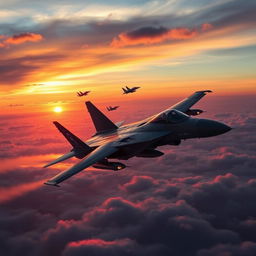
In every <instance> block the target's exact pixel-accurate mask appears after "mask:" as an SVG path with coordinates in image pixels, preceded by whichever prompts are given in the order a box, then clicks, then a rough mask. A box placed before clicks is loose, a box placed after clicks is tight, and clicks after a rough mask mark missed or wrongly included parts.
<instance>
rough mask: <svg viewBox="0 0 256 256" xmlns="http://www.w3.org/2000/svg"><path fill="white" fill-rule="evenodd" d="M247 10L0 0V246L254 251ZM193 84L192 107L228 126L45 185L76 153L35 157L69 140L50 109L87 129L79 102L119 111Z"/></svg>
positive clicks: (157, 252)
mask: <svg viewBox="0 0 256 256" xmlns="http://www.w3.org/2000/svg"><path fill="white" fill-rule="evenodd" d="M255 13H256V1H255V0H246V1H244V0H216V1H212V0H189V1H185V0H136V1H135V0H126V1H123V0H119V1H114V0H109V1H103V0H102V1H99V0H94V1H92V0H72V1H70V0H62V1H58V0H44V1H39V0H38V1H37V0H8V1H3V0H2V1H0V99H1V101H0V163H1V164H0V253H1V255H4V256H20V255H26V256H45V255H54V256H84V255H95V256H103V255H104V256H121V255H122V256H223V255H230V256H254V255H256V239H255V238H256V231H255V230H256V206H255V195H256V172H255V170H256V154H255V149H256V133H255V131H256V113H255V109H256V72H255V70H256V15H255ZM123 86H140V87H141V88H140V89H139V90H138V91H137V92H136V93H133V94H129V95H123V94H122V89H121V88H122V87H123ZM202 89H210V90H212V91H213V93H211V94H208V95H207V96H205V97H204V98H203V99H202V100H201V101H200V102H199V103H197V105H196V106H195V107H196V108H197V107H198V108H202V109H203V110H205V112H204V113H203V114H202V116H199V117H202V118H210V119H214V120H217V121H221V122H224V123H225V124H227V125H229V126H231V127H232V128H233V129H232V130H231V131H230V132H228V133H226V134H223V135H221V136H217V137H212V138H206V139H193V140H188V141H187V140H186V141H182V143H181V145H180V146H178V147H175V146H165V147H160V149H159V150H161V151H163V152H164V153H165V155H163V156H162V157H159V158H156V159H143V158H133V159H129V160H128V161H124V163H125V164H127V165H128V166H129V167H128V168H126V169H124V170H123V171H121V172H112V171H107V170H97V169H94V168H92V167H90V168H88V169H87V170H86V171H82V172H81V173H79V174H77V175H75V176H73V177H72V178H71V179H69V180H67V181H66V182H63V185H62V184H61V187H60V188H56V187H51V186H45V185H43V183H44V181H46V180H48V179H49V178H51V177H53V176H54V175H56V174H57V173H59V172H60V171H62V170H66V169H67V168H69V167H70V166H72V165H73V164H75V163H77V162H78V161H79V160H78V159H71V160H69V161H65V162H62V163H60V164H58V165H54V166H52V167H49V168H42V166H44V165H45V164H47V163H49V162H50V161H52V160H53V159H55V158H57V157H58V156H60V155H62V154H64V153H67V152H68V151H70V149H71V147H70V145H69V144H68V143H67V142H66V140H65V139H64V137H63V136H62V135H61V134H60V133H59V132H58V131H57V130H56V128H55V127H54V125H53V124H52V121H55V120H56V121H58V122H60V123H61V124H62V125H64V126H65V127H67V128H68V129H70V131H71V132H73V133H74V134H76V135H77V136H78V137H79V138H81V139H83V140H86V139H87V138H89V137H90V136H91V135H92V134H93V133H94V132H95V129H94V127H93V125H92V122H91V120H90V118H89V115H88V113H87V111H86V109H85V106H84V102H85V101H86V100H90V101H92V102H93V103H94V104H95V105H96V106H97V107H99V109H101V110H102V111H103V112H104V113H105V114H107V116H108V117H109V118H110V119H111V120H113V121H114V122H118V121H122V120H124V121H125V123H129V122H132V121H137V120H140V119H143V118H145V117H147V116H149V115H152V114H155V113H158V112H160V111H162V110H164V109H166V108H167V107H170V106H171V105H172V104H175V103H176V102H177V101H179V100H181V99H183V98H184V97H187V96H189V95H190V94H192V93H193V92H194V91H197V90H202ZM85 90H88V91H91V92H90V93H89V95H87V96H84V97H77V95H76V92H77V91H85ZM109 105H112V106H114V105H119V106H120V107H119V108H118V109H117V110H116V111H112V112H107V111H106V108H105V107H106V106H109Z"/></svg>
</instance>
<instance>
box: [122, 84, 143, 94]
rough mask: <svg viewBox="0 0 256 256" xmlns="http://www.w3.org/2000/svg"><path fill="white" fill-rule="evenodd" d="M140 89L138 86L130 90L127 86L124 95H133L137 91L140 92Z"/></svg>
mask: <svg viewBox="0 0 256 256" xmlns="http://www.w3.org/2000/svg"><path fill="white" fill-rule="evenodd" d="M139 88H140V87H138V86H135V87H132V88H129V87H128V86H125V88H122V89H123V91H124V92H123V94H128V93H133V92H136V90H138V89H139Z"/></svg>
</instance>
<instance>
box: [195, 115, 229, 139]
mask: <svg viewBox="0 0 256 256" xmlns="http://www.w3.org/2000/svg"><path fill="white" fill-rule="evenodd" d="M197 129H198V133H199V137H210V136H216V135H220V134H223V133H226V132H228V131H230V130H231V129H232V128H231V127H229V126H227V125H226V124H223V123H221V122H217V121H213V120H207V119H200V120H198V123H197Z"/></svg>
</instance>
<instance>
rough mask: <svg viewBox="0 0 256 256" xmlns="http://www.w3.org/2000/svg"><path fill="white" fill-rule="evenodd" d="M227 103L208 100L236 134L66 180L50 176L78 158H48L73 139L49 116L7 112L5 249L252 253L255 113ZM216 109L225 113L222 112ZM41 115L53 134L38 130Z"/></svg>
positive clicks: (140, 254) (76, 124) (1, 217)
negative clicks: (50, 182)
mask: <svg viewBox="0 0 256 256" xmlns="http://www.w3.org/2000/svg"><path fill="white" fill-rule="evenodd" d="M217 102H218V104H217ZM223 102H224V103H222V104H225V105H221V106H220V104H221V103H220V101H219V99H218V100H217V101H215V103H214V102H213V104H212V105H211V104H209V102H207V101H205V108H204V109H207V112H206V114H207V115H208V118H214V119H216V120H220V121H225V123H227V124H229V125H231V126H232V127H234V128H235V129H233V130H232V131H231V132H229V133H227V134H225V135H222V136H218V137H213V138H209V139H204V140H203V139H202V140H191V141H184V142H183V143H182V144H181V145H180V146H178V147H171V146H170V147H165V148H162V150H163V151H164V152H165V155H164V156H162V157H160V158H158V159H154V160H153V161H151V160H150V159H148V160H145V159H140V158H137V159H136V158H135V159H132V160H129V162H128V165H130V166H131V167H128V168H127V169H125V170H123V171H120V172H111V171H101V170H94V169H93V168H89V169H88V170H87V171H84V172H81V173H79V174H78V175H76V176H74V177H72V178H71V179H69V180H68V181H67V182H65V183H63V184H62V185H61V187H60V188H55V187H49V186H45V185H43V181H44V180H45V179H48V178H49V177H52V176H53V175H55V174H56V173H58V172H59V171H60V170H63V169H66V168H68V166H70V165H71V164H73V163H74V162H76V161H72V162H67V163H64V164H63V165H61V164H60V165H57V166H56V167H53V168H48V169H44V168H42V167H41V166H43V165H44V164H45V163H46V162H48V161H50V158H52V159H53V158H55V157H57V156H56V155H51V154H54V153H64V151H68V150H70V148H69V146H68V145H67V144H66V142H65V140H64V139H63V138H61V136H60V134H58V133H57V131H55V130H54V129H53V128H54V127H49V124H48V121H47V122H46V123H44V122H42V121H43V120H44V118H43V116H37V117H33V119H31V117H27V118H25V117H22V116H20V117H17V116H16V118H15V119H13V118H12V117H7V116H5V118H2V119H1V120H2V121H1V122H2V123H1V129H2V130H1V132H2V133H1V134H2V136H3V137H2V138H1V141H2V142H1V145H4V146H3V147H2V148H1V153H2V155H1V166H2V168H1V182H0V187H1V198H0V199H1V202H0V207H1V214H0V223H1V232H0V237H1V240H0V241H1V242H0V246H1V252H2V253H4V254H5V255H11V256H16V255H19V254H20V252H21V251H22V252H23V253H24V254H26V255H31V256H34V255H49V254H54V255H64V256H79V255H87V254H88V255H96V256H101V255H110V256H112V255H134V256H144V255H145V256H146V255H149V256H150V255H152V256H153V255H160V256H165V255H166V256H167V255H170V254H171V255H174V256H183V255H184V256H186V255H188V254H189V255H191V256H211V255H223V254H230V255H243V256H251V255H254V254H255V248H256V241H255V235H256V233H255V227H256V207H255V204H254V197H255V193H256V186H255V184H256V176H255V168H256V158H255V151H254V148H255V141H256V140H255V132H254V131H255V115H254V112H253V111H252V110H251V111H246V115H245V114H244V113H245V109H246V108H247V107H246V106H245V105H242V104H240V107H239V108H238V109H239V110H238V111H237V109H234V108H233V111H228V109H232V104H233V102H234V99H233V98H226V99H223ZM236 102H237V101H236ZM247 102H249V100H248V99H247ZM254 104H255V103H254ZM207 106H208V107H207ZM218 107H221V108H222V109H226V111H224V112H223V113H222V114H214V113H219V111H218ZM252 109H254V108H252ZM143 111H144V112H145V113H146V114H147V111H148V110H147V109H146V108H145V109H144V110H143ZM206 114H205V115H206ZM37 119H38V120H39V121H40V127H41V128H40V130H41V131H43V130H44V131H45V132H43V133H42V132H38V131H39V130H38V126H37V122H36V120H37ZM13 120H16V122H15V124H13ZM69 120H70V121H69V122H70V125H69V126H71V128H72V125H73V129H72V130H74V133H75V134H77V135H79V134H83V133H84V125H81V122H80V121H79V120H77V118H75V117H74V118H73V119H69ZM75 120H76V121H75ZM51 128H52V129H51ZM7 133H9V134H10V135H11V137H10V136H9V139H7V136H6V134H7ZM57 135H58V137H56V136H57ZM64 149H65V150H64ZM14 163H15V164H14Z"/></svg>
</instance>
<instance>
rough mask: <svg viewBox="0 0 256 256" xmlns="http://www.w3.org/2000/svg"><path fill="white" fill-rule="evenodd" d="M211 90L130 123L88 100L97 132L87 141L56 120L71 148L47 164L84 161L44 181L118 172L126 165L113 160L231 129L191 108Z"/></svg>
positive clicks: (157, 154)
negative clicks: (115, 119) (94, 171)
mask: <svg viewBox="0 0 256 256" xmlns="http://www.w3.org/2000/svg"><path fill="white" fill-rule="evenodd" d="M208 92H211V91H210V90H204V91H197V92H195V93H193V94H192V95H191V96H190V97H188V98H186V99H184V100H182V101H180V102H178V103H177V104H175V105H173V106H171V107H170V108H168V109H166V110H164V111H162V112H160V113H158V114H156V115H153V116H150V117H148V118H146V119H144V120H141V121H138V122H135V123H131V124H127V125H122V123H113V122H112V121H111V120H110V119H109V118H108V117H106V116H105V115H104V114H103V113H102V112H101V111H100V110H99V109H98V108H96V107H95V106H94V105H93V104H92V103H91V102H90V101H87V102H85V105H86V107H87V110H88V112H89V114H90V116H91V119H92V122H93V124H94V126H95V129H96V133H95V134H94V135H93V136H92V137H91V138H90V139H88V140H87V141H85V142H84V141H82V140H81V139H79V138H78V137H77V136H76V135H74V134H73V133H71V132H70V131H69V130H67V129H66V128H65V127H64V126H62V125H61V124H60V123H58V122H56V121H55V122H53V123H54V125H55V126H56V127H57V129H58V130H59V131H60V132H61V133H62V135H63V136H64V137H65V138H66V139H67V141H68V142H69V143H70V145H71V146H72V149H71V151H70V152H68V153H66V154H64V155H63V156H61V157H59V158H58V159H56V160H54V161H52V162H51V163H49V164H47V165H46V166H45V167H48V166H51V165H53V164H56V163H59V162H62V161H64V160H66V159H68V158H71V157H76V158H78V159H81V161H80V162H78V163H77V164H75V165H74V166H72V167H71V168H69V169H68V170H65V171H63V172H61V173H59V174H57V175H56V176H54V177H53V178H51V179H50V180H48V181H47V182H46V183H45V184H47V185H53V186H58V184H59V183H61V182H63V181H64V180H66V179H68V178H70V177H71V176H73V175H75V174H77V173H79V172H81V171H82V170H84V169H86V168H88V167H90V166H93V167H94V168H98V169H108V170H114V171H119V170H122V169H124V168H125V167H126V165H125V164H123V163H121V162H114V161H110V160H111V159H118V160H127V159H129V158H131V157H144V158H153V157H160V156H162V155H163V154H164V153H163V152H161V151H159V150H157V147H159V146H163V145H176V146H177V145H179V144H180V143H181V141H182V140H185V139H193V138H205V137H211V136H216V135H220V134H223V133H226V132H228V131H230V130H231V128H230V127H229V126H227V125H225V124H223V123H221V122H217V121H214V120H210V119H201V118H194V117H193V116H194V115H199V114H201V113H202V112H203V111H202V110H198V109H191V107H192V106H193V105H194V104H195V103H196V102H198V101H199V100H200V99H201V98H202V97H203V96H205V95H206V94H207V93H208Z"/></svg>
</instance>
